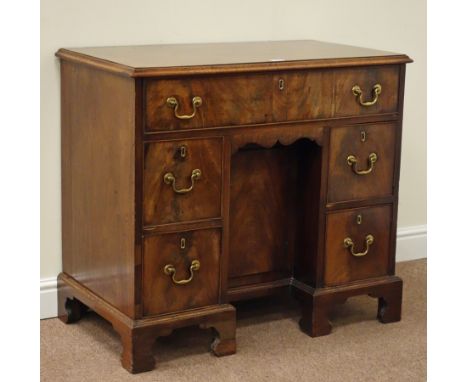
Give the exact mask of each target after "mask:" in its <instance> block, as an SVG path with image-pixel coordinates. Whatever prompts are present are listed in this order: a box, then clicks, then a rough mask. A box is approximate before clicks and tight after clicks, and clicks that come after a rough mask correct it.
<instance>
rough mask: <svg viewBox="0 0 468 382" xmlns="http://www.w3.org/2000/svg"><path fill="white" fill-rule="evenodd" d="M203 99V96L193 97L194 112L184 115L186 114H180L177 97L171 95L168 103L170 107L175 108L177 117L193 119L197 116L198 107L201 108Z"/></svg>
mask: <svg viewBox="0 0 468 382" xmlns="http://www.w3.org/2000/svg"><path fill="white" fill-rule="evenodd" d="M202 103H203V101H202V98H201V97H198V96H195V97H193V98H192V105H193V112H192V114H190V115H184V114H179V113H178V112H177V110H178V109H179V102H178V101H177V99H176V98H175V97H169V98H168V99H167V100H166V104H167V106H169V107H172V108H173V109H174V115H175V117H176V118H179V119H191V118H193V117H195V114H197V108H199V107H200V106H201V105H202Z"/></svg>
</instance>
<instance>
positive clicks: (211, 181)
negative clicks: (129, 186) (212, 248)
mask: <svg viewBox="0 0 468 382" xmlns="http://www.w3.org/2000/svg"><path fill="white" fill-rule="evenodd" d="M222 142H223V140H222V138H209V139H187V140H177V141H163V142H152V143H148V144H146V145H145V159H144V172H143V179H144V180H143V224H144V226H146V227H148V226H155V225H159V224H167V223H177V222H183V221H193V220H200V219H207V218H215V217H220V216H221V181H222V176H221V165H222Z"/></svg>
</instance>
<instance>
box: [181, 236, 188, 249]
mask: <svg viewBox="0 0 468 382" xmlns="http://www.w3.org/2000/svg"><path fill="white" fill-rule="evenodd" d="M186 244H187V243H186V240H185V237H183V238H181V239H180V249H185V248H186Z"/></svg>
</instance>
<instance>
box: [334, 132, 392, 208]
mask: <svg viewBox="0 0 468 382" xmlns="http://www.w3.org/2000/svg"><path fill="white" fill-rule="evenodd" d="M396 128H397V125H396V124H395V123H381V124H363V125H353V126H343V127H333V128H332V130H331V137H330V139H331V141H330V161H329V172H328V202H329V203H334V202H343V201H353V200H363V199H369V198H374V197H384V196H390V195H392V193H393V172H394V164H395V134H396Z"/></svg>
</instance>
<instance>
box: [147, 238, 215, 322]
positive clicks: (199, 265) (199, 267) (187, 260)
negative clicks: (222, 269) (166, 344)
mask: <svg viewBox="0 0 468 382" xmlns="http://www.w3.org/2000/svg"><path fill="white" fill-rule="evenodd" d="M220 251H221V239H220V231H219V230H218V229H208V230H198V231H189V232H182V233H174V234H165V235H154V236H147V237H145V239H144V243H143V314H144V315H145V316H149V315H156V314H163V313H169V312H178V311H181V310H185V309H192V308H197V307H202V306H206V305H213V304H216V303H218V297H219V255H220Z"/></svg>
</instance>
